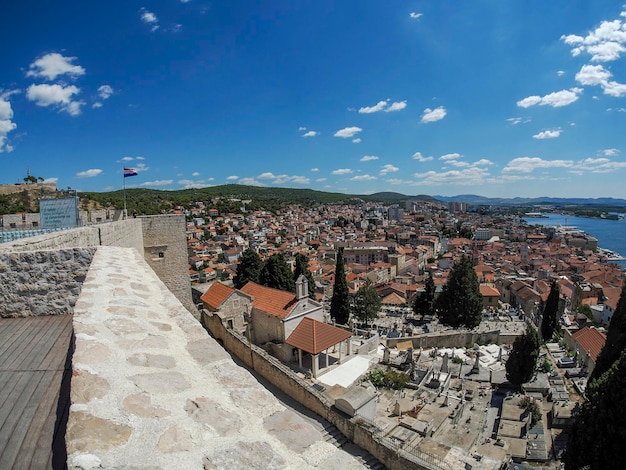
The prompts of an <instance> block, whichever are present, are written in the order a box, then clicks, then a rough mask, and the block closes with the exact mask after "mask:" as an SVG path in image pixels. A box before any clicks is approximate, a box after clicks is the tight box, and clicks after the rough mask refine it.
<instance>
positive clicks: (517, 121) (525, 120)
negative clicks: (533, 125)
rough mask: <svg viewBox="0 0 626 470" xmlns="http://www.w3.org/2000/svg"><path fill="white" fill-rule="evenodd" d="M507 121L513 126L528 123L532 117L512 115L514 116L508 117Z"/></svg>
mask: <svg viewBox="0 0 626 470" xmlns="http://www.w3.org/2000/svg"><path fill="white" fill-rule="evenodd" d="M507 122H508V123H509V124H511V125H513V126H516V125H518V124H526V123H529V122H530V119H528V118H522V117H512V118H508V119H507Z"/></svg>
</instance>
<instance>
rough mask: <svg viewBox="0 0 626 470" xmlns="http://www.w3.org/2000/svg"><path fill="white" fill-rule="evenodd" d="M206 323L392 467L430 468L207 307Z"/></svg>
mask: <svg viewBox="0 0 626 470" xmlns="http://www.w3.org/2000/svg"><path fill="white" fill-rule="evenodd" d="M202 323H203V324H204V326H205V327H206V328H207V329H208V330H209V331H210V332H211V334H212V335H213V336H214V337H215V338H217V339H218V340H219V341H220V342H221V343H222V344H223V345H224V347H225V348H226V350H228V351H230V352H231V353H232V354H234V355H235V356H237V357H238V358H239V359H240V360H241V361H242V362H243V363H245V364H246V365H247V366H248V367H249V368H250V369H252V370H254V371H255V372H258V373H259V374H260V375H261V376H262V377H263V378H265V379H267V380H268V381H269V382H270V383H272V384H273V385H275V386H276V387H278V388H279V389H280V390H282V391H283V392H284V393H286V394H287V395H289V396H290V397H292V398H294V399H295V400H296V401H298V402H299V403H300V404H302V405H304V406H305V407H307V408H308V409H309V410H311V411H313V412H314V413H316V414H317V415H319V416H321V417H322V418H324V419H326V420H327V421H329V422H331V423H332V424H334V425H335V426H336V427H337V429H339V430H340V431H341V432H342V433H343V435H344V436H346V437H347V438H348V439H350V440H351V441H352V442H354V443H355V444H356V445H358V446H359V447H361V448H363V449H365V450H367V451H368V452H370V453H371V454H372V455H373V456H374V457H376V458H377V459H378V460H379V461H380V462H382V463H383V464H384V465H385V466H386V467H387V468H388V469H390V470H396V469H397V470H404V469H409V470H411V469H419V470H422V469H424V468H429V467H427V466H423V465H422V464H420V459H419V457H416V456H414V455H411V454H409V453H407V452H404V451H402V450H398V449H394V448H392V447H391V446H389V445H386V443H385V442H384V439H382V438H377V437H376V436H375V432H374V428H371V427H369V426H367V425H365V424H364V423H362V422H360V420H359V418H353V419H351V418H349V417H348V416H347V415H345V414H343V413H341V412H340V411H339V410H337V409H336V408H335V407H334V404H333V403H332V402H331V401H330V400H328V399H327V398H326V397H325V396H324V395H322V394H321V393H319V392H318V391H317V390H315V389H314V388H313V387H312V386H311V385H310V384H309V383H308V382H306V381H304V380H303V379H301V378H300V377H299V376H298V375H297V374H295V373H294V372H293V371H292V370H291V369H289V368H288V367H287V366H285V365H284V364H282V363H281V362H280V361H278V360H277V359H276V358H274V357H272V356H270V355H269V354H268V353H267V352H265V351H264V350H263V349H261V348H259V347H257V346H255V345H252V347H250V345H249V343H248V341H247V339H246V338H245V337H244V336H242V335H239V334H238V333H236V332H233V331H232V330H227V329H226V328H224V326H223V324H222V323H221V321H220V319H219V317H218V316H217V315H215V314H212V313H210V312H207V311H206V310H203V312H202Z"/></svg>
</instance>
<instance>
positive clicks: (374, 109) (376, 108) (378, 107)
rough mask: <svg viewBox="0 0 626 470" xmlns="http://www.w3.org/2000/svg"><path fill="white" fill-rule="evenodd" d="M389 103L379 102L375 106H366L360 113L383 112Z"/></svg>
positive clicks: (360, 109)
mask: <svg viewBox="0 0 626 470" xmlns="http://www.w3.org/2000/svg"><path fill="white" fill-rule="evenodd" d="M388 102H389V100H387V101H379V102H378V103H376V104H375V105H374V106H365V107H363V108H359V113H361V114H371V113H377V112H379V111H382V110H383V109H385V108H386V107H387V104H388Z"/></svg>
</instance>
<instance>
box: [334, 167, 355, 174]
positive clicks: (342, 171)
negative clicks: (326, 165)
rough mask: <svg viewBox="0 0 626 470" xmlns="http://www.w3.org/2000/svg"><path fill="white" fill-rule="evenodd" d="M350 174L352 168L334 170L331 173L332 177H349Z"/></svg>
mask: <svg viewBox="0 0 626 470" xmlns="http://www.w3.org/2000/svg"><path fill="white" fill-rule="evenodd" d="M349 173H352V170H351V169H350V168H339V169H338V170H333V171H332V172H331V174H332V175H347V174H349Z"/></svg>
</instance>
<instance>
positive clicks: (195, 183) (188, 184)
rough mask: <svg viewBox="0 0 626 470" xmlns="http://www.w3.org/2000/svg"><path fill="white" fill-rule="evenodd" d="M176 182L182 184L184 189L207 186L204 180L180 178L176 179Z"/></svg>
mask: <svg viewBox="0 0 626 470" xmlns="http://www.w3.org/2000/svg"><path fill="white" fill-rule="evenodd" d="M177 183H178V184H180V185H182V187H183V188H184V189H194V188H206V187H207V186H209V185H208V184H207V183H206V182H205V181H204V180H197V181H194V180H188V179H182V180H178V181H177Z"/></svg>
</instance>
